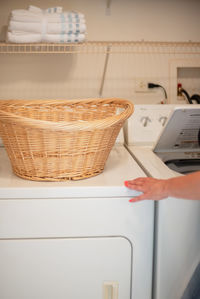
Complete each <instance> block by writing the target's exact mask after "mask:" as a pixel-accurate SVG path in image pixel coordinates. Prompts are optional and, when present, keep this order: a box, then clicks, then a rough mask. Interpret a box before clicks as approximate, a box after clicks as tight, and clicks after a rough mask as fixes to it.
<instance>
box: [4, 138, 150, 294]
mask: <svg viewBox="0 0 200 299" xmlns="http://www.w3.org/2000/svg"><path fill="white" fill-rule="evenodd" d="M144 175H145V173H144V172H143V171H142V169H141V168H140V167H139V166H138V165H137V163H136V162H135V161H134V160H133V159H132V157H131V155H130V154H129V153H128V151H127V150H126V149H125V148H124V146H123V145H122V144H117V145H116V146H115V147H114V148H113V150H112V151H111V153H110V156H109V159H108V161H107V163H106V167H105V170H104V172H103V173H102V174H100V175H98V176H96V177H93V178H88V179H85V180H80V181H66V182H34V181H28V180H24V179H21V178H18V177H17V176H15V175H14V174H13V173H12V169H11V166H10V163H9V160H8V157H7V154H6V152H5V150H4V148H3V147H2V148H1V149H0V298H1V299H8V298H9V299H27V298H28V299H55V298H59V299H66V298H70V299H83V298H87V299H94V298H95V299H102V298H105V299H108V298H109V299H131V298H134V299H141V298H142V299H150V298H151V291H152V260H153V228H154V203H153V202H144V203H142V204H140V205H137V206H133V205H131V204H130V203H129V201H128V200H129V199H130V198H131V197H132V196H133V195H134V194H136V192H134V191H132V192H131V191H129V190H128V189H127V188H125V187H124V185H123V180H124V178H125V177H126V179H127V178H128V179H131V178H134V177H135V178H136V177H138V176H144Z"/></svg>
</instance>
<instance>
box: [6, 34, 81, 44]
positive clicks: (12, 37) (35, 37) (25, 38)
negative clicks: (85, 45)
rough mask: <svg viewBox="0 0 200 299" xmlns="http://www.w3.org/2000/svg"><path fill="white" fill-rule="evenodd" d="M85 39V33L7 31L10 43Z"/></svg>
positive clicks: (77, 40)
mask: <svg viewBox="0 0 200 299" xmlns="http://www.w3.org/2000/svg"><path fill="white" fill-rule="evenodd" d="M84 40H85V34H82V33H79V34H46V35H42V34H39V33H38V34H36V33H28V34H23V33H21V32H7V42H10V43H40V42H47V43H76V42H83V41H84Z"/></svg>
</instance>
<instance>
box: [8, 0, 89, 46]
mask: <svg viewBox="0 0 200 299" xmlns="http://www.w3.org/2000/svg"><path fill="white" fill-rule="evenodd" d="M85 35H86V23H85V16H84V14H82V13H78V12H71V11H63V9H62V7H51V8H47V9H46V10H42V9H40V8H39V7H36V6H33V5H30V6H29V8H28V9H27V10H26V9H16V10H13V11H12V12H11V16H10V20H9V25H8V31H7V42H10V43H40V42H44V43H75V42H83V41H85Z"/></svg>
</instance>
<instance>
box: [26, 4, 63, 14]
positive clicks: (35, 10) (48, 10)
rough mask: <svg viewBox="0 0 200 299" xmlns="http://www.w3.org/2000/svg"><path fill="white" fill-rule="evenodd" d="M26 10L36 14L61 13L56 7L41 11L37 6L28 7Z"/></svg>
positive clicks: (59, 8) (58, 7)
mask: <svg viewBox="0 0 200 299" xmlns="http://www.w3.org/2000/svg"><path fill="white" fill-rule="evenodd" d="M28 10H29V11H32V12H36V13H61V12H62V7H61V6H56V7H49V8H47V9H41V8H39V7H37V6H34V5H29V7H28Z"/></svg>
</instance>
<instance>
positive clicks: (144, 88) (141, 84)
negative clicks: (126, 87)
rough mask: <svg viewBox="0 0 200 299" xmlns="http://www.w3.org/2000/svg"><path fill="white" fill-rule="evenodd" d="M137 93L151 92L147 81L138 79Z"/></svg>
mask: <svg viewBox="0 0 200 299" xmlns="http://www.w3.org/2000/svg"><path fill="white" fill-rule="evenodd" d="M135 92H149V88H148V83H147V81H146V80H144V79H136V80H135Z"/></svg>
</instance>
